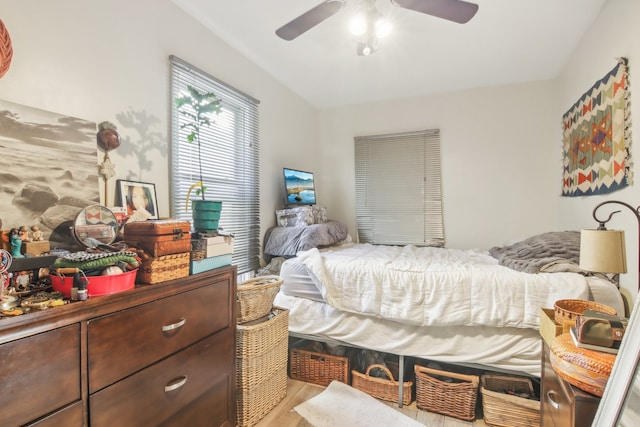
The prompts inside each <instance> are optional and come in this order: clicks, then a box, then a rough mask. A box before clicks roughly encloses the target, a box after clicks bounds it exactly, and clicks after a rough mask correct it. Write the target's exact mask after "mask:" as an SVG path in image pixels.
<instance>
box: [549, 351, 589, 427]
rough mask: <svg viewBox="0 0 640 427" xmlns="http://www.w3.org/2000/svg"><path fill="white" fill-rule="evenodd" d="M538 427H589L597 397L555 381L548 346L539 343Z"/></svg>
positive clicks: (563, 382)
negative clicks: (539, 426)
mask: <svg viewBox="0 0 640 427" xmlns="http://www.w3.org/2000/svg"><path fill="white" fill-rule="evenodd" d="M540 396H541V397H540V401H541V405H540V408H541V411H542V413H541V417H540V419H541V425H542V426H544V427H584V426H590V425H591V423H592V421H593V417H594V416H595V415H596V411H597V410H598V405H599V404H600V398H599V397H597V396H594V395H592V394H589V393H586V392H584V391H582V390H580V389H579V388H577V387H574V386H572V385H571V384H569V383H568V382H566V381H564V380H563V379H562V378H559V377H558V376H557V375H556V373H555V371H554V370H553V367H552V366H551V361H550V360H549V346H548V345H547V344H546V343H545V342H544V341H542V387H541V392H540Z"/></svg>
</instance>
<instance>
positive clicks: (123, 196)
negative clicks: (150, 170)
mask: <svg viewBox="0 0 640 427" xmlns="http://www.w3.org/2000/svg"><path fill="white" fill-rule="evenodd" d="M116 205H119V206H122V207H123V208H124V209H126V212H127V215H129V216H131V215H133V214H134V213H135V212H136V211H138V212H139V213H143V214H144V216H146V217H148V218H149V219H158V199H157V197H156V185H155V184H150V183H148V182H138V181H127V180H124V179H119V180H117V181H116ZM145 211H146V212H145ZM147 213H148V214H147Z"/></svg>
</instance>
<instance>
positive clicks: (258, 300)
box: [236, 276, 282, 323]
mask: <svg viewBox="0 0 640 427" xmlns="http://www.w3.org/2000/svg"><path fill="white" fill-rule="evenodd" d="M280 285H282V278H281V277H280V276H258V277H254V278H253V279H249V280H247V281H245V282H242V283H240V284H239V285H238V297H237V299H236V313H237V316H236V317H237V322H238V323H245V322H250V321H251V320H256V319H259V318H261V317H262V316H266V315H267V314H268V313H269V312H270V311H271V308H272V307H273V300H274V298H275V297H276V294H277V293H278V291H279V290H280Z"/></svg>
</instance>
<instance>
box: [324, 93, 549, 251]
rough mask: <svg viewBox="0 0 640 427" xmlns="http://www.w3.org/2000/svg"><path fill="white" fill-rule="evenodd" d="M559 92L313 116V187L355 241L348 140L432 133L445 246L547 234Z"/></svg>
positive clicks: (452, 98)
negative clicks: (316, 168) (318, 150)
mask: <svg viewBox="0 0 640 427" xmlns="http://www.w3.org/2000/svg"><path fill="white" fill-rule="evenodd" d="M556 105H557V87H556V83H555V82H554V81H539V82H533V83H527V84H519V85H509V86H502V87H492V88H480V89H474V90H465V91H461V92H455V93H446V94H437V95H432V96H425V97H417V98H413V99H401V100H395V101H391V102H382V103H376V104H367V105H357V106H350V107H345V108H338V109H332V110H325V111H322V112H321V124H320V145H321V146H322V147H323V151H322V158H323V164H322V168H321V169H320V170H321V171H322V175H321V180H320V183H319V186H320V187H321V188H322V191H323V193H322V194H321V195H320V196H323V195H328V196H329V197H328V198H321V199H320V202H321V203H323V204H325V205H326V206H327V209H328V213H329V216H331V217H335V218H343V220H344V221H346V222H347V225H348V226H349V230H350V232H351V233H353V234H354V237H355V233H356V219H355V201H354V194H355V189H354V180H355V177H354V169H353V162H354V159H353V157H354V154H353V138H354V137H355V136H361V135H376V134H382V133H394V132H403V131H412V130H421V129H432V128H439V129H440V132H441V156H442V158H441V162H442V187H443V211H444V227H445V240H446V246H448V247H454V248H489V247H491V246H494V245H500V244H503V243H505V242H508V241H513V240H515V239H519V238H522V237H528V236H530V235H533V234H536V233H538V232H543V231H550V230H555V229H556V227H557V204H558V194H559V193H560V169H559V166H558V159H560V158H561V157H560V156H561V145H560V139H559V136H558V134H557V130H558V128H559V118H558V117H557V114H556V112H557V108H556Z"/></svg>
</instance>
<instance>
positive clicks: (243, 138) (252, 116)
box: [169, 55, 260, 273]
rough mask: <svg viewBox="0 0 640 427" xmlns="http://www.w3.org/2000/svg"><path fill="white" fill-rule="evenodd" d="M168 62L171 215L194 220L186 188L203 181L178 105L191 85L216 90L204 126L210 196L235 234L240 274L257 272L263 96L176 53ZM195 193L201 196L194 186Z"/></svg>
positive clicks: (228, 229) (204, 158)
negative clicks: (213, 109)
mask: <svg viewBox="0 0 640 427" xmlns="http://www.w3.org/2000/svg"><path fill="white" fill-rule="evenodd" d="M169 62H170V67H171V105H170V107H169V108H170V111H171V135H172V143H171V168H170V173H171V176H170V182H171V185H170V187H171V189H170V191H171V216H172V217H174V218H178V219H182V220H188V221H191V214H192V212H191V207H190V206H189V207H188V209H187V203H186V198H187V193H188V191H189V188H190V187H191V186H192V185H193V184H194V183H196V182H198V181H200V178H199V169H198V145H197V143H195V142H194V143H190V142H189V141H187V134H188V133H189V131H188V129H182V130H181V129H180V125H181V124H182V123H183V122H184V121H185V120H186V118H185V117H184V116H183V115H182V114H179V112H178V109H177V107H176V104H175V99H176V98H178V97H180V96H183V95H185V94H186V87H187V85H191V86H194V87H195V88H196V89H198V90H199V91H200V92H203V93H204V92H213V93H215V94H216V96H217V97H218V98H219V99H220V100H221V102H220V106H221V111H220V113H219V114H217V115H213V116H212V117H211V126H204V127H202V128H201V130H200V138H201V155H202V169H203V181H204V185H205V187H206V189H207V190H206V193H205V195H206V198H207V200H220V201H222V214H221V217H220V222H219V227H220V228H222V229H223V230H224V231H225V232H229V233H233V234H234V235H235V240H234V252H233V264H234V265H236V266H237V267H238V273H246V272H251V271H254V270H256V269H258V268H259V266H260V185H259V180H258V178H259V161H258V160H259V158H258V156H259V138H258V137H259V135H258V104H259V101H257V100H256V99H254V98H252V97H250V96H248V95H246V94H244V93H242V92H240V91H239V90H237V89H234V88H233V87H231V86H229V85H227V84H225V83H223V82H221V81H219V80H217V79H216V78H214V77H212V76H210V75H208V74H207V73H205V72H203V71H201V70H199V69H197V68H195V67H193V66H192V65H190V64H188V63H186V62H184V61H182V60H181V59H179V58H176V57H175V56H173V55H172V56H170V57H169ZM190 197H191V198H194V197H200V196H196V195H195V191H192V193H191V196H190Z"/></svg>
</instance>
